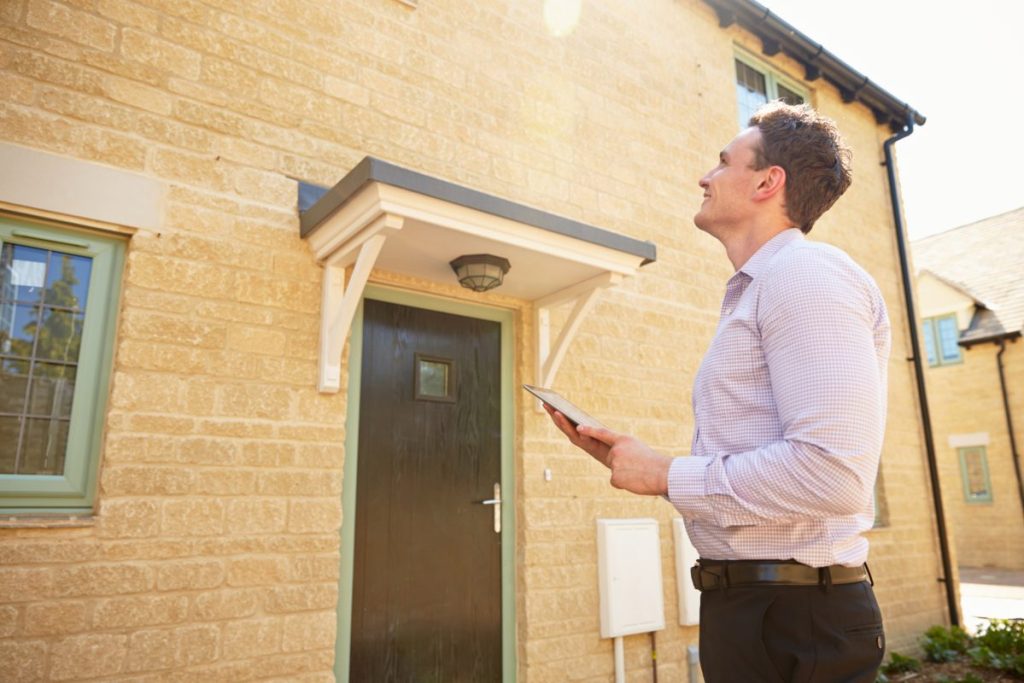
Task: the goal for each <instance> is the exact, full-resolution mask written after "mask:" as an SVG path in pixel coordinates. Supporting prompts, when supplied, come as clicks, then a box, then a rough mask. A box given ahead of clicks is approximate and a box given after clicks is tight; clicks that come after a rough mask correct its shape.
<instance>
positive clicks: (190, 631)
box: [174, 625, 220, 666]
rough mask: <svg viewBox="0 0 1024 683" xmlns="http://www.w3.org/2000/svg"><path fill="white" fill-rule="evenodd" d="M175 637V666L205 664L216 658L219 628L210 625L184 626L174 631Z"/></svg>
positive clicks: (218, 648) (218, 644)
mask: <svg viewBox="0 0 1024 683" xmlns="http://www.w3.org/2000/svg"><path fill="white" fill-rule="evenodd" d="M175 636H176V638H177V652H176V654H175V660H174V661H175V665H176V666H193V665H195V664H206V663H209V662H212V661H215V660H216V659H217V655H218V653H219V651H220V629H219V628H218V627H216V626H212V625H200V626H184V627H182V628H180V629H178V630H177V631H176V632H175Z"/></svg>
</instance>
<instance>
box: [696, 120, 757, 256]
mask: <svg viewBox="0 0 1024 683" xmlns="http://www.w3.org/2000/svg"><path fill="white" fill-rule="evenodd" d="M760 144H761V131H760V130H758V129H757V128H756V127H755V128H747V129H746V130H744V131H743V132H742V133H740V134H739V135H737V136H736V137H734V138H733V139H732V142H730V143H729V144H728V145H726V146H725V149H723V150H722V151H721V153H720V154H719V162H718V165H717V166H715V167H714V168H713V169H711V170H710V171H708V172H707V173H706V174H705V175H704V177H703V178H701V179H700V182H699V185H700V187H701V189H703V190H704V202H703V203H702V204H701V205H700V210H699V211H698V212H697V214H696V215H695V216H694V217H693V222H694V223H695V224H696V225H697V227H698V228H700V229H701V230H703V231H705V232H707V233H709V234H711V235H713V236H715V237H721V236H723V235H725V234H727V233H728V232H729V231H731V230H732V229H733V228H734V227H736V226H742V225H744V224H746V223H748V222H749V219H750V218H752V217H753V215H754V212H755V210H756V208H757V206H756V204H755V202H753V201H752V196H753V194H754V191H755V190H756V189H757V186H758V184H759V183H760V182H761V180H762V177H763V175H764V174H763V172H762V171H755V170H754V160H755V158H756V155H755V153H754V150H755V149H757V147H758V146H759V145H760Z"/></svg>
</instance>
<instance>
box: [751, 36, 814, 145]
mask: <svg viewBox="0 0 1024 683" xmlns="http://www.w3.org/2000/svg"><path fill="white" fill-rule="evenodd" d="M779 99H781V100H782V101H784V102H786V104H803V103H804V102H806V101H807V100H808V97H807V92H806V91H805V90H804V89H803V88H801V87H800V86H799V85H798V84H797V83H796V81H793V80H790V79H788V78H786V77H785V76H783V75H782V74H780V73H778V72H776V71H774V70H772V69H771V68H770V67H768V66H767V65H765V64H763V63H762V62H760V61H759V60H756V59H754V58H753V57H750V56H747V55H745V54H737V55H736V102H737V103H738V104H739V115H740V119H739V120H740V128H741V129H743V128H746V127H747V122H748V121H750V117H751V116H753V115H754V112H755V111H757V108H758V107H760V106H761V105H762V104H764V103H765V102H768V101H769V100H779Z"/></svg>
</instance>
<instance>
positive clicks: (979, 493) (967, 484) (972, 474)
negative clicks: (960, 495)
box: [956, 446, 992, 503]
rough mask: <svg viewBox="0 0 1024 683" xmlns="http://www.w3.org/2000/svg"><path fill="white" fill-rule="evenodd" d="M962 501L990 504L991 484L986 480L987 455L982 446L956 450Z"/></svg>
mask: <svg viewBox="0 0 1024 683" xmlns="http://www.w3.org/2000/svg"><path fill="white" fill-rule="evenodd" d="M956 452H957V453H958V454H959V456H960V475H961V477H962V478H963V481H964V499H965V500H966V501H967V502H968V503H991V502H992V484H991V482H990V481H989V478H988V455H987V454H986V452H985V447H984V446H969V447H967V448H958V449H956Z"/></svg>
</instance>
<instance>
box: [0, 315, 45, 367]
mask: <svg viewBox="0 0 1024 683" xmlns="http://www.w3.org/2000/svg"><path fill="white" fill-rule="evenodd" d="M11 309H12V310H11V316H10V318H11V323H10V326H9V327H7V328H6V329H4V330H0V353H3V354H4V355H11V356H17V357H19V358H31V357H32V346H33V343H34V342H35V338H36V327H37V325H38V324H39V306H28V305H25V304H15V305H13V306H12V307H11Z"/></svg>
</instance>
